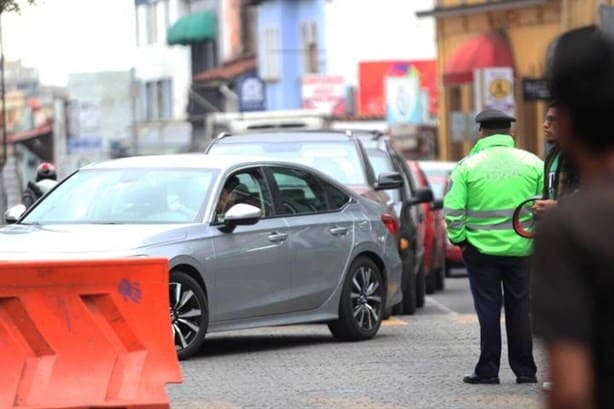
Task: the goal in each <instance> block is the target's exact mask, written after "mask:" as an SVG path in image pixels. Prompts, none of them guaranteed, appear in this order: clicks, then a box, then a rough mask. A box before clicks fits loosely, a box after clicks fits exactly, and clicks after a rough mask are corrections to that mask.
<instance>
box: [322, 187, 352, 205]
mask: <svg viewBox="0 0 614 409" xmlns="http://www.w3.org/2000/svg"><path fill="white" fill-rule="evenodd" d="M321 183H322V187H323V188H324V191H325V192H326V196H327V197H328V210H339V209H341V208H342V207H343V206H345V205H346V204H347V203H348V202H349V201H350V197H349V196H348V195H346V194H345V193H344V192H342V191H341V190H339V189H337V188H336V187H335V186H333V185H331V184H330V183H328V182H325V181H321Z"/></svg>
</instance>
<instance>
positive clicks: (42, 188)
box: [22, 162, 58, 209]
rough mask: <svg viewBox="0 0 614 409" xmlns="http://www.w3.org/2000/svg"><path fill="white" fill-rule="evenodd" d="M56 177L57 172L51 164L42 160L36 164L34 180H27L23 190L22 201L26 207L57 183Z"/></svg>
mask: <svg viewBox="0 0 614 409" xmlns="http://www.w3.org/2000/svg"><path fill="white" fill-rule="evenodd" d="M57 179H58V173H57V170H56V169H55V166H53V164H51V163H49V162H43V163H41V164H40V165H38V167H37V168H36V180H35V181H31V180H30V181H28V185H27V187H26V190H25V191H24V192H23V196H22V203H23V204H24V205H25V206H26V209H27V208H29V207H30V206H32V205H33V204H34V203H35V202H36V201H37V200H38V199H40V198H41V197H42V196H43V195H44V194H45V193H47V192H48V191H50V190H51V189H52V188H53V187H54V186H55V185H56V184H57V183H58V182H57Z"/></svg>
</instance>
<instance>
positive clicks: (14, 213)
mask: <svg viewBox="0 0 614 409" xmlns="http://www.w3.org/2000/svg"><path fill="white" fill-rule="evenodd" d="M26 210H27V209H26V206H24V205H22V204H18V205H15V206H13V207H11V208H10V209H8V210H7V211H6V212H4V222H5V223H6V224H13V223H17V220H19V218H20V217H21V216H22V215H23V214H24V213H25V211H26Z"/></svg>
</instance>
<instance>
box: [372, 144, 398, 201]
mask: <svg viewBox="0 0 614 409" xmlns="http://www.w3.org/2000/svg"><path fill="white" fill-rule="evenodd" d="M367 156H368V157H369V162H371V167H372V168H373V173H375V177H378V176H379V175H381V174H382V173H386V172H396V171H395V169H394V166H393V165H392V160H391V159H390V156H389V155H388V154H387V153H386V152H384V151H382V150H381V149H375V148H373V149H367ZM386 193H387V194H388V195H389V196H390V197H391V198H392V200H394V201H395V202H397V201H399V196H400V195H399V189H392V190H386Z"/></svg>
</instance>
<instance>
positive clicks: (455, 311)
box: [168, 277, 543, 409]
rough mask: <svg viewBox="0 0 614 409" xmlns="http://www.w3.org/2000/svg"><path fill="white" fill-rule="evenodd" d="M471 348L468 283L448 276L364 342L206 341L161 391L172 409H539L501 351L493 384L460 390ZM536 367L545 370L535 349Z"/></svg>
mask: <svg viewBox="0 0 614 409" xmlns="http://www.w3.org/2000/svg"><path fill="white" fill-rule="evenodd" d="M478 343H479V327H478V323H477V318H476V316H475V314H474V312H473V307H472V300H471V294H470V291H469V287H468V283H467V278H466V277H459V278H452V279H448V280H446V290H445V291H444V292H442V293H439V294H437V295H435V296H434V297H427V303H426V306H425V307H424V308H423V309H421V310H419V312H418V313H417V314H416V315H413V316H400V317H393V318H392V319H391V320H388V321H386V322H385V323H384V324H383V326H382V328H381V330H380V332H379V334H378V336H377V337H376V338H374V339H373V340H370V341H366V342H359V343H340V342H336V341H335V340H334V339H333V338H332V336H331V335H330V333H329V331H328V329H327V328H326V326H325V325H300V326H288V327H275V328H264V329H257V330H249V331H237V332H231V333H225V334H213V335H211V336H209V337H208V339H207V341H206V343H205V346H204V348H203V350H202V352H201V353H200V354H199V355H198V356H197V357H195V358H193V359H191V360H189V361H186V362H182V363H181V366H182V371H183V375H184V382H183V383H182V384H179V385H169V387H168V391H169V397H170V399H171V407H172V408H180V409H188V408H189V409H196V408H198V409H207V408H220V409H231V408H232V409H238V408H284V409H287V408H292V409H294V408H316V409H319V408H340V409H345V408H348V409H349V408H352V409H354V408H377V409H401V408H403V409H406V408H434V409H435V408H437V409H443V408H453V409H461V408H467V409H480V408H484V409H486V408H488V409H493V408H541V407H542V393H541V389H540V387H539V385H517V384H516V383H515V378H514V375H513V374H512V372H511V370H510V369H509V365H508V364H507V359H506V356H507V354H506V353H505V352H504V353H503V356H502V361H501V363H502V365H501V373H500V377H501V381H502V384H501V385H466V384H464V383H462V382H461V379H462V376H463V375H465V374H468V373H470V372H471V371H472V369H473V365H474V364H475V360H476V359H477V354H478V351H479V347H478ZM536 359H537V361H538V365H539V366H540V368H541V367H543V359H542V354H541V350H540V348H536ZM538 375H541V374H538Z"/></svg>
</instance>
